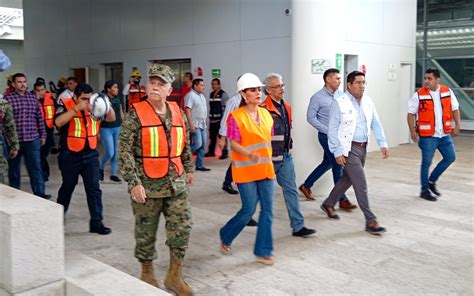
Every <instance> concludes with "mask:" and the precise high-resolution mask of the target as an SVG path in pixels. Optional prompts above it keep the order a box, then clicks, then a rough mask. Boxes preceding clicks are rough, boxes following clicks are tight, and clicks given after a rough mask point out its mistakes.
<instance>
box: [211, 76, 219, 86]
mask: <svg viewBox="0 0 474 296" xmlns="http://www.w3.org/2000/svg"><path fill="white" fill-rule="evenodd" d="M214 81H217V84H219V85H221V80H220V79H219V78H214V79H212V80H211V83H213V82H214Z"/></svg>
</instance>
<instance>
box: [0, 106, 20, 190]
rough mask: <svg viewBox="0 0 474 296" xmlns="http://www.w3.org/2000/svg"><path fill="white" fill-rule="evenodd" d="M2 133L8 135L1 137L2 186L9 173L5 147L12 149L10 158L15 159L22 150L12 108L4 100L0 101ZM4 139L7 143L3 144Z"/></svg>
mask: <svg viewBox="0 0 474 296" xmlns="http://www.w3.org/2000/svg"><path fill="white" fill-rule="evenodd" d="M0 131H2V132H3V131H4V135H6V137H4V136H2V135H0V184H5V172H7V171H8V167H7V160H6V159H5V157H4V156H3V145H7V146H8V147H9V148H10V149H9V150H10V154H9V156H8V157H9V158H15V157H16V155H17V154H18V150H19V149H20V142H19V141H18V134H17V133H16V127H15V121H14V119H13V110H12V107H11V106H10V105H9V104H8V102H7V101H5V100H4V99H0ZM4 139H5V140H6V143H3V140H4Z"/></svg>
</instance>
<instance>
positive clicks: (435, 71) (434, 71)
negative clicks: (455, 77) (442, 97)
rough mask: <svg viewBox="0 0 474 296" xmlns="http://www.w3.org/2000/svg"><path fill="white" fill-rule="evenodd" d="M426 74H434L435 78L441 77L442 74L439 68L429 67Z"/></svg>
mask: <svg viewBox="0 0 474 296" xmlns="http://www.w3.org/2000/svg"><path fill="white" fill-rule="evenodd" d="M425 74H433V76H434V77H435V78H440V77H441V74H440V73H439V70H438V69H437V68H428V69H426V71H425Z"/></svg>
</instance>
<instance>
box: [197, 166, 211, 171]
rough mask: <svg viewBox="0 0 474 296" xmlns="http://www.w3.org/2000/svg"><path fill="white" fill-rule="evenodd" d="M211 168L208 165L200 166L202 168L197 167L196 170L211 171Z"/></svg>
mask: <svg viewBox="0 0 474 296" xmlns="http://www.w3.org/2000/svg"><path fill="white" fill-rule="evenodd" d="M210 170H211V169H208V168H206V167H200V168H196V171H201V172H209V171H210Z"/></svg>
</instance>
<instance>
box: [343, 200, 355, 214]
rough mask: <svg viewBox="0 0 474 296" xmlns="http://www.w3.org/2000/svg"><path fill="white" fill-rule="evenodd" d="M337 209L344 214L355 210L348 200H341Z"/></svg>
mask: <svg viewBox="0 0 474 296" xmlns="http://www.w3.org/2000/svg"><path fill="white" fill-rule="evenodd" d="M339 208H340V209H341V210H343V211H346V212H352V210H353V209H357V206H356V205H354V204H352V203H351V202H350V201H349V200H341V201H340V202H339Z"/></svg>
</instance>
